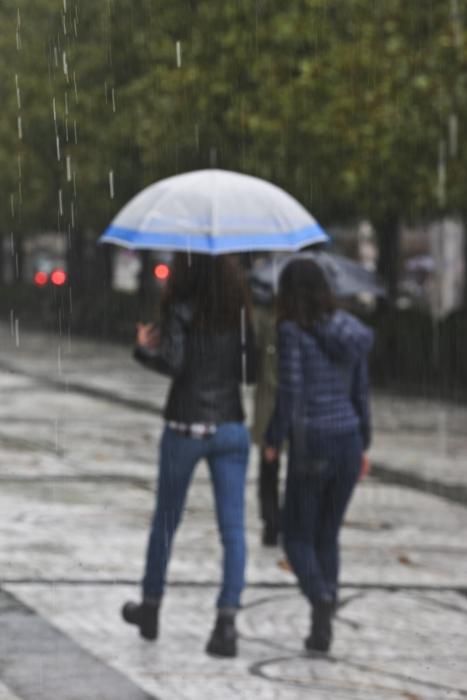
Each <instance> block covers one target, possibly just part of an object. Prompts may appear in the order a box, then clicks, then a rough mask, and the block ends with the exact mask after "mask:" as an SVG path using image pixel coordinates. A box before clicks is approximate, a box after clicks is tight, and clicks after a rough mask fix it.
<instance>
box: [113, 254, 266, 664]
mask: <svg viewBox="0 0 467 700" xmlns="http://www.w3.org/2000/svg"><path fill="white" fill-rule="evenodd" d="M135 357H136V359H137V360H139V361H140V362H141V363H142V364H143V365H145V366H146V367H148V368H150V369H154V370H156V371H157V372H161V373H163V374H166V375H169V376H170V377H172V383H171V386H170V390H169V395H168V399H167V403H166V407H165V411H164V418H165V422H166V424H165V429H164V432H163V435H162V440H161V445H160V459H159V478H158V489H157V503H156V509H155V514H154V518H153V522H152V527H151V532H150V537H149V543H148V549H147V557H146V569H145V574H144V579H143V600H142V602H141V603H139V604H136V603H126V604H125V605H124V607H123V610H122V614H123V617H124V619H125V620H126V622H129V623H130V624H133V625H136V626H137V627H139V630H140V633H141V635H142V636H143V637H145V638H146V639H155V638H156V637H157V634H158V614H159V607H160V603H161V600H162V596H163V593H164V584H165V574H166V569H167V566H168V562H169V557H170V551H171V544H172V539H173V536H174V534H175V531H176V528H177V526H178V524H179V522H180V520H181V517H182V511H183V506H184V503H185V498H186V494H187V490H188V486H189V483H190V480H191V477H192V475H193V471H194V469H195V466H196V464H197V463H198V462H199V461H200V460H201V459H206V460H207V463H208V466H209V470H210V475H211V480H212V484H213V490H214V496H215V502H216V515H217V522H218V527H219V532H220V536H221V541H222V546H223V551H224V562H223V579H222V586H221V590H220V593H219V596H218V599H217V608H218V612H217V619H216V623H215V626H214V630H213V633H212V635H211V638H210V640H209V642H208V645H207V649H206V650H207V652H208V653H210V654H212V655H216V656H235V655H236V637H237V635H236V630H235V613H236V611H237V609H238V607H239V605H240V596H241V593H242V589H243V586H244V572H245V558H246V548H245V531H244V495H245V482H246V469H247V462H248V451H249V435H248V431H247V429H246V427H245V425H244V422H243V421H244V413H243V409H242V404H241V396H240V384H241V382H242V381H245V382H248V383H251V382H252V381H253V380H254V342H253V336H252V330H251V323H250V305H249V300H248V294H247V289H246V286H245V284H244V281H243V275H242V271H241V268H240V266H239V265H238V263H237V261H236V260H235V258H232V257H230V256H219V257H209V256H205V255H190V256H188V255H185V254H178V255H176V257H175V262H174V267H173V270H172V274H171V278H170V281H169V283H168V286H167V289H166V293H165V295H164V297H163V300H162V320H161V325H160V329H157V330H156V329H155V328H154V327H153V326H151V325H139V326H138V334H137V345H136V349H135Z"/></svg>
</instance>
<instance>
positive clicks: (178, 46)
mask: <svg viewBox="0 0 467 700" xmlns="http://www.w3.org/2000/svg"><path fill="white" fill-rule="evenodd" d="M175 50H176V54H177V68H181V67H182V45H181V43H180V42H179V41H177V43H176V44H175Z"/></svg>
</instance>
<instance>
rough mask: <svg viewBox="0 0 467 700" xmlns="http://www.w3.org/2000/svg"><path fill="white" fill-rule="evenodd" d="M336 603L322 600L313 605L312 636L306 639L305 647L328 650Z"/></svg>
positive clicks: (313, 649) (314, 649) (310, 649)
mask: <svg viewBox="0 0 467 700" xmlns="http://www.w3.org/2000/svg"><path fill="white" fill-rule="evenodd" d="M334 612H335V603H334V601H330V600H321V601H318V602H317V603H315V604H314V605H313V609H312V618H311V632H310V636H309V637H307V638H306V639H305V648H306V649H308V650H309V651H321V652H327V651H329V648H330V646H331V642H332V618H333V616H334Z"/></svg>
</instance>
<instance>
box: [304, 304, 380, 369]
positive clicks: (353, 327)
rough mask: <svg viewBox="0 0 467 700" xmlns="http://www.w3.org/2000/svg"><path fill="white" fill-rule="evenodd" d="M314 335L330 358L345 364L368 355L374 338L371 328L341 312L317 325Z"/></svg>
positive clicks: (314, 328)
mask: <svg viewBox="0 0 467 700" xmlns="http://www.w3.org/2000/svg"><path fill="white" fill-rule="evenodd" d="M313 335H314V337H315V338H316V340H317V341H318V343H319V344H320V346H321V348H322V350H324V352H326V354H327V355H329V357H331V358H332V359H333V360H335V361H336V362H340V363H343V364H347V363H352V362H355V361H356V360H358V359H360V358H361V357H365V356H366V355H368V353H369V352H370V350H371V347H372V345H373V337H374V333H373V331H372V330H371V329H370V328H368V327H367V326H365V325H364V324H363V323H362V322H361V321H359V320H358V319H357V318H355V316H352V315H351V314H349V313H347V312H346V311H341V310H339V311H336V312H334V313H333V314H332V315H331V316H329V317H328V318H326V319H325V320H323V321H319V322H318V323H316V324H315V325H314V327H313Z"/></svg>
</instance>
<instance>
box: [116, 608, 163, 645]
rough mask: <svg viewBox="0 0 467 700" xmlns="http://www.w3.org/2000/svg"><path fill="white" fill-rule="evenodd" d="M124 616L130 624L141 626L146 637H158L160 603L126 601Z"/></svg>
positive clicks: (123, 610)
mask: <svg viewBox="0 0 467 700" xmlns="http://www.w3.org/2000/svg"><path fill="white" fill-rule="evenodd" d="M122 617H123V619H124V620H125V622H128V624H130V625H136V627H139V632H140V634H141V636H142V637H144V638H145V639H151V640H152V639H157V633H158V620H159V603H156V602H152V601H151V602H147V601H143V602H142V603H130V602H128V603H125V605H124V606H123V608H122Z"/></svg>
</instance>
